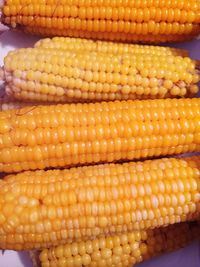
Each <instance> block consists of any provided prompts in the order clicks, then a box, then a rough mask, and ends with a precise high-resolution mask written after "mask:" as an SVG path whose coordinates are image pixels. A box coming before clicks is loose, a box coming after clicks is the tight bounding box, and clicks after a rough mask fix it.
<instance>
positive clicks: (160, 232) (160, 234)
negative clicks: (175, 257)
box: [40, 223, 200, 267]
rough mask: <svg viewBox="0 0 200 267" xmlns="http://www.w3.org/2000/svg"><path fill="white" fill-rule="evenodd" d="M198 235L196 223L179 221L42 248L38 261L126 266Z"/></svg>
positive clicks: (59, 265) (45, 265)
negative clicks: (168, 224)
mask: <svg viewBox="0 0 200 267" xmlns="http://www.w3.org/2000/svg"><path fill="white" fill-rule="evenodd" d="M197 239H200V228H199V227H198V226H197V225H196V224H190V223H180V224H175V225H171V226H168V227H166V228H160V229H154V230H146V231H135V232H131V233H127V234H118V235H114V236H110V237H101V238H97V239H94V240H92V241H85V242H83V241H82V242H74V243H72V244H67V245H61V246H58V247H56V248H50V249H44V250H43V251H42V252H41V253H40V261H41V267H64V266H65V267H73V266H76V267H84V266H88V267H97V266H101V267H103V266H105V267H106V266H107V267H110V266H113V267H115V266H116V267H126V266H133V265H135V264H136V263H138V262H141V261H144V260H147V259H150V258H152V257H155V256H158V255H160V254H162V253H166V252H170V251H175V250H177V249H180V248H183V247H185V246H186V245H188V244H190V243H191V242H192V241H194V240H197Z"/></svg>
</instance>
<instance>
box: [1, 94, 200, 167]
mask: <svg viewBox="0 0 200 267" xmlns="http://www.w3.org/2000/svg"><path fill="white" fill-rule="evenodd" d="M199 121H200V99H198V98H196V99H195V98H194V99H161V100H142V101H139V100H137V101H121V102H119V101H115V102H102V103H95V104H93V103H90V104H65V105H55V106H54V105H52V106H38V107H34V108H31V109H30V107H28V108H24V109H21V110H18V111H15V110H13V111H12V110H10V111H6V112H0V172H19V171H22V170H30V169H31V170H34V169H44V168H48V167H62V166H69V165H70V166H71V165H74V164H75V165H77V164H88V163H97V162H113V161H117V160H132V159H140V158H146V157H153V156H163V155H172V154H180V153H185V152H195V151H200V128H199Z"/></svg>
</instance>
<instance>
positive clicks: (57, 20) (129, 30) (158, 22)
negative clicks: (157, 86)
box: [3, 0, 200, 42]
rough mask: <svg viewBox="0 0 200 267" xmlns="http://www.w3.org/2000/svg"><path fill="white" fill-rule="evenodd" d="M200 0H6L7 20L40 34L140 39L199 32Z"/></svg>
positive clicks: (181, 37)
mask: <svg viewBox="0 0 200 267" xmlns="http://www.w3.org/2000/svg"><path fill="white" fill-rule="evenodd" d="M199 12H200V3H199V0H190V1H188V0H182V1H174V0H165V1H160V0H126V1H121V0H98V1H94V0H71V1H69V0H62V1H58V0H52V1H49V2H46V1H43V0H34V1H33V0H16V1H14V0H5V3H4V7H3V15H4V16H3V21H4V22H5V23H6V24H7V25H10V26H12V27H16V26H17V27H19V28H22V29H23V30H25V31H28V32H31V33H34V34H41V35H51V36H52V35H57V36H71V37H72V36H74V37H86V38H94V39H109V40H118V41H119V40H121V41H131V42H133V41H136V42H138V41H139V42H166V41H183V40H188V39H191V38H194V37H195V36H196V35H198V34H199V33H200V25H199V23H200V15H199Z"/></svg>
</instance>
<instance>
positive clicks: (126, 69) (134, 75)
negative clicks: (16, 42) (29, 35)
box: [2, 38, 200, 103]
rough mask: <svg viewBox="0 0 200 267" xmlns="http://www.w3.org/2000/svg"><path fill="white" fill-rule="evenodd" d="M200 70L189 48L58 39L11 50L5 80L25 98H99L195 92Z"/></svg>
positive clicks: (17, 95) (15, 94)
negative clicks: (188, 52)
mask: <svg viewBox="0 0 200 267" xmlns="http://www.w3.org/2000/svg"><path fill="white" fill-rule="evenodd" d="M86 47H87V48H86ZM199 73H200V72H199V62H198V61H195V60H192V59H190V58H189V57H188V56H186V54H185V51H184V50H178V49H174V48H172V49H171V48H162V47H161V48H158V47H151V46H150V47H148V46H147V47H144V46H138V45H127V44H126V45H124V44H115V43H108V42H105V43H104V42H97V43H95V42H92V41H87V40H80V39H78V40H77V41H76V40H75V39H70V38H67V39H64V38H63V39H62V38H61V39H59V38H56V39H53V40H44V41H41V42H39V43H37V44H36V47H35V48H27V49H19V50H16V51H14V52H10V53H9V54H8V56H7V57H6V58H5V60H4V68H3V69H2V79H3V80H4V81H5V85H6V91H7V94H8V95H10V96H12V97H15V98H16V99H19V100H28V101H44V102H57V103H58V102H97V101H102V100H105V101H106V100H127V99H132V100H134V99H149V98H168V97H183V96H192V95H193V96H194V95H195V94H196V93H197V92H198V90H199V88H198V85H197V83H198V82H199V80H200V74H199Z"/></svg>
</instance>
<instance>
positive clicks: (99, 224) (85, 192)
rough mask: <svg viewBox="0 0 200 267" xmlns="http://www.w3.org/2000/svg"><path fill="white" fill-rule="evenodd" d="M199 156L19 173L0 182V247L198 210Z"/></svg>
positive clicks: (128, 227)
mask: <svg viewBox="0 0 200 267" xmlns="http://www.w3.org/2000/svg"><path fill="white" fill-rule="evenodd" d="M199 166H200V157H194V158H188V159H173V158H169V159H160V160H152V161H145V162H138V163H126V164H123V165H120V164H111V165H109V164H107V165H100V166H90V167H80V168H73V169H69V170H51V171H46V172H45V171H35V172H30V171H29V172H24V173H20V174H17V175H10V176H7V177H5V178H4V180H1V181H0V196H1V198H0V201H1V202H0V204H1V205H0V248H1V249H16V250H20V249H33V248H46V247H50V246H56V245H60V244H65V243H66V242H69V243H70V242H72V241H84V240H87V239H94V238H95V237H98V236H100V235H102V234H103V235H110V234H117V233H126V232H129V231H133V230H140V229H148V228H156V227H160V226H164V225H169V224H174V223H177V222H181V221H187V220H194V219H197V218H198V217H199V215H200V169H199Z"/></svg>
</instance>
